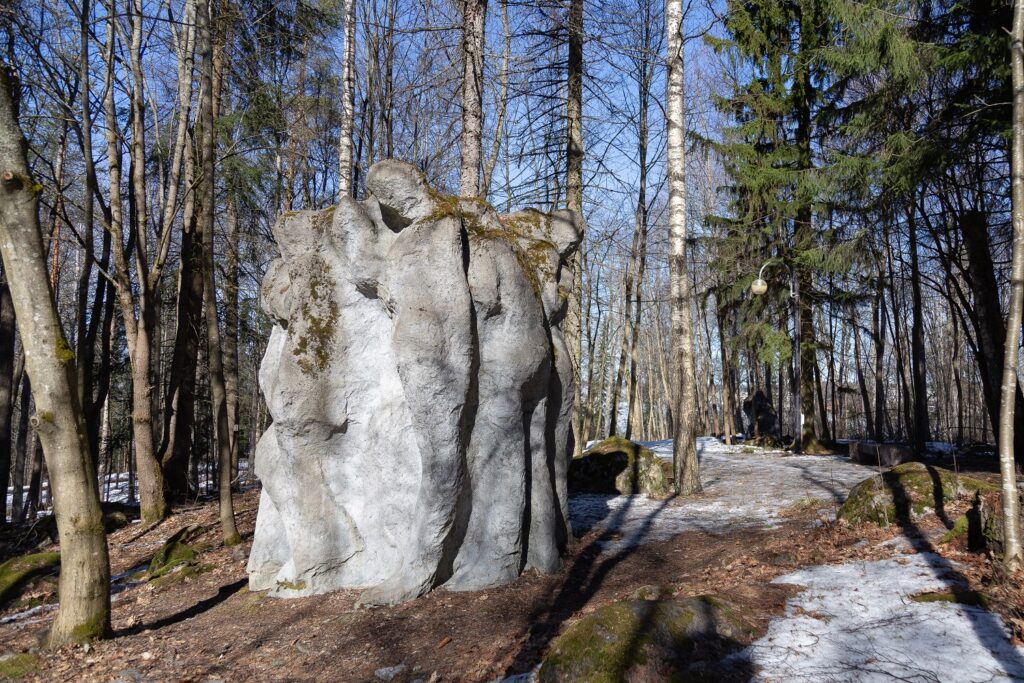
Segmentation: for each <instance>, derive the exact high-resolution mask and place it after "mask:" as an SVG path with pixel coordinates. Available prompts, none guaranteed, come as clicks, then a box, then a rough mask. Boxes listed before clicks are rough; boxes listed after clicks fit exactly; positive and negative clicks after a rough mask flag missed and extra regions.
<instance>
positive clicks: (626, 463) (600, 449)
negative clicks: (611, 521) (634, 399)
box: [569, 436, 671, 498]
mask: <svg viewBox="0 0 1024 683" xmlns="http://www.w3.org/2000/svg"><path fill="white" fill-rule="evenodd" d="M669 481H670V479H669V477H668V476H666V472H665V467H664V463H663V462H662V460H661V458H659V457H658V456H656V455H655V454H654V453H653V452H652V451H651V450H650V449H648V448H644V447H643V446H641V445H640V444H638V443H634V442H632V441H630V440H628V439H623V438H622V437H618V436H612V437H608V438H607V439H605V440H604V441H600V442H598V443H596V444H594V445H593V446H591V447H590V449H589V450H587V451H586V452H585V453H583V455H581V456H580V457H578V458H574V459H573V461H572V462H571V463H570V464H569V490H570V491H579V492H587V493H620V494H627V495H629V494H635V493H645V494H647V495H649V496H653V497H657V498H664V497H666V496H668V495H669V493H670V492H671V489H670V486H669Z"/></svg>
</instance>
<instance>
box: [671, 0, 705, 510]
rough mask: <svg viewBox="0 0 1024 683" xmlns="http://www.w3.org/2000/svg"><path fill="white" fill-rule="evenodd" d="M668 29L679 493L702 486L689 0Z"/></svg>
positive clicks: (677, 0) (678, 3)
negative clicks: (691, 255)
mask: <svg viewBox="0 0 1024 683" xmlns="http://www.w3.org/2000/svg"><path fill="white" fill-rule="evenodd" d="M665 25H666V30H667V32H668V40H667V45H668V84H667V86H666V89H665V98H666V99H667V100H668V101H667V103H666V107H665V128H666V140H667V142H666V148H667V151H668V170H667V172H668V243H669V244H668V251H669V256H668V258H669V272H670V275H669V277H670V282H669V299H670V302H671V308H672V338H671V340H670V343H671V345H672V352H673V356H674V360H675V363H674V367H673V368H672V369H673V372H674V375H675V382H674V384H675V385H676V388H677V390H678V394H677V398H676V406H675V409H674V410H673V411H672V413H673V417H674V418H675V434H674V442H673V446H672V465H673V470H674V471H675V479H676V482H675V484H676V493H677V494H679V495H691V494H694V493H699V492H700V490H701V485H700V474H699V472H698V471H697V448H696V446H697V444H696V437H697V435H696V433H695V431H696V430H695V428H694V421H695V419H694V418H695V415H694V410H695V407H696V386H695V384H696V377H695V372H694V350H693V320H692V314H691V312H690V303H691V301H690V299H691V292H690V268H689V260H688V258H687V254H686V120H685V112H684V96H685V90H684V80H683V65H684V64H683V2H682V0H665Z"/></svg>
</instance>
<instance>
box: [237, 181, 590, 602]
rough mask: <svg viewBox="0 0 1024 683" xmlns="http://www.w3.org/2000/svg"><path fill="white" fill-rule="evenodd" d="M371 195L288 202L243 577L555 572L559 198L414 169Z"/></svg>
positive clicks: (269, 289)
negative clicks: (317, 208)
mask: <svg viewBox="0 0 1024 683" xmlns="http://www.w3.org/2000/svg"><path fill="white" fill-rule="evenodd" d="M366 185H367V189H368V191H369V196H368V197H367V199H366V200H365V201H361V202H359V201H355V200H352V199H349V198H345V199H343V200H342V201H341V203H340V204H339V205H338V206H337V207H335V208H333V209H328V210H326V211H322V212H292V213H288V214H285V215H284V216H283V217H282V219H281V220H280V221H279V222H278V223H277V225H276V226H275V227H274V234H275V237H276V238H277V242H278V245H279V247H280V250H281V258H280V259H278V260H277V261H275V262H274V263H273V264H271V266H270V267H269V268H268V270H267V274H266V276H265V278H264V281H263V288H262V294H261V296H262V306H263V308H264V310H265V311H266V312H267V313H268V314H270V315H271V316H272V317H273V318H274V319H275V321H276V325H275V326H274V328H273V331H272V332H271V337H270V341H269V344H268V347H267V352H266V355H265V356H264V359H263V363H262V366H261V368H260V386H261V387H262V389H263V391H264V394H265V395H266V399H267V405H268V408H269V411H270V414H271V415H272V416H273V418H274V419H273V424H272V425H271V427H270V428H269V429H268V430H267V432H266V433H265V434H264V435H263V437H262V438H261V440H260V442H259V444H258V445H257V448H256V463H255V471H256V474H257V476H258V477H259V478H260V480H261V481H262V483H263V491H262V495H261V499H260V509H259V514H258V517H257V522H256V532H255V538H254V541H253V545H252V550H251V553H250V557H249V564H248V571H249V576H250V587H251V588H252V589H253V590H265V589H271V590H272V591H273V593H274V594H275V595H308V594H313V593H322V592H324V591H329V590H334V589H338V588H354V587H358V588H364V589H366V590H365V592H364V594H363V596H362V598H361V602H362V603H364V604H375V603H391V602H397V601H401V600H405V599H409V598H413V597H416V596H417V595H421V594H422V593H424V592H426V591H428V590H430V589H431V588H434V587H436V586H439V585H442V584H444V585H445V586H446V587H448V588H451V589H456V590H458V589H476V588H483V587H488V586H494V585H498V584H502V583H507V582H509V581H511V580H513V579H514V578H515V577H516V576H518V574H519V572H520V571H522V570H523V569H524V568H536V569H538V570H540V571H552V570H554V569H556V568H557V567H558V564H559V556H560V552H561V550H562V548H563V547H564V544H565V542H566V539H567V538H568V528H567V526H568V500H567V493H566V485H565V476H566V471H567V469H568V460H569V458H570V455H571V450H572V449H571V447H570V446H571V445H570V442H569V439H570V438H571V430H570V428H569V427H570V422H569V417H570V414H571V412H572V400H573V377H572V368H571V365H569V357H568V352H567V350H566V347H565V340H564V337H563V334H562V331H561V325H562V320H563V319H564V316H565V311H566V293H567V291H568V283H570V282H571V278H572V273H571V272H570V270H569V267H570V257H571V255H572V253H573V252H574V251H575V249H576V248H577V247H578V245H579V242H580V239H581V237H582V224H581V222H580V220H579V218H578V217H577V216H576V215H575V214H572V213H569V212H555V213H552V214H543V213H539V212H536V211H525V212H520V213H516V214H512V215H509V216H499V215H498V214H497V213H496V212H495V211H494V209H493V208H492V207H490V206H489V205H488V204H487V203H486V202H483V201H481V200H476V199H473V200H467V199H460V198H458V197H450V196H446V195H442V194H440V193H438V192H436V191H435V190H433V189H432V188H430V187H429V185H428V184H427V183H426V181H425V179H424V177H423V175H422V174H421V173H419V172H418V171H417V170H416V169H415V168H414V167H412V166H410V165H408V164H404V163H401V162H397V161H385V162H381V163H379V164H376V165H374V166H373V167H372V168H371V169H370V172H369V174H368V176H367V180H366Z"/></svg>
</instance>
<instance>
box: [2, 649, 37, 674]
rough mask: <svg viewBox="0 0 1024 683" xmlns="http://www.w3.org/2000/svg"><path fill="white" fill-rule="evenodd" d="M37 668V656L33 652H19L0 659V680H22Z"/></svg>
mask: <svg viewBox="0 0 1024 683" xmlns="http://www.w3.org/2000/svg"><path fill="white" fill-rule="evenodd" d="M38 668H39V655H37V654H35V653H34V652H20V653H18V654H12V655H4V656H3V657H0V678H3V679H5V680H18V679H19V678H24V677H25V676H27V675H29V674H30V673H32V672H34V671H36V670H37V669H38Z"/></svg>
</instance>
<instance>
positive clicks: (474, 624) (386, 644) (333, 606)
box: [0, 443, 937, 683]
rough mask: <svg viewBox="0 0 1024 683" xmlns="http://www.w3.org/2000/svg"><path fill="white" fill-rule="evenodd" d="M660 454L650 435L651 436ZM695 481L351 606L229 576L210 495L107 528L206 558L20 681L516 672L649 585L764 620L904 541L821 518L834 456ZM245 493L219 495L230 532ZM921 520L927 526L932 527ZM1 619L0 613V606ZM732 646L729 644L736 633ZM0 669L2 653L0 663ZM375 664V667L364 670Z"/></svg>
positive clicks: (25, 629)
mask: <svg viewBox="0 0 1024 683" xmlns="http://www.w3.org/2000/svg"><path fill="white" fill-rule="evenodd" d="M654 447H655V448H656V449H657V450H658V451H660V452H662V453H663V454H664V452H665V447H666V446H665V444H664V443H661V444H654ZM702 467H703V473H704V478H705V485H706V488H707V492H706V493H705V494H704V495H703V497H701V498H700V499H698V500H690V501H686V502H680V501H675V500H670V501H650V500H647V499H645V498H626V497H617V498H614V497H599V498H601V499H602V500H600V501H596V500H595V497H580V498H577V499H575V500H574V501H573V521H574V524H575V525H576V526H577V528H578V529H584V530H585V532H584V535H583V536H582V537H581V538H578V539H577V540H576V541H575V542H574V543H573V545H572V546H571V548H570V552H569V553H568V555H567V557H566V559H565V563H564V566H563V568H562V570H561V571H560V572H559V573H557V574H555V575H548V576H539V575H536V574H527V575H525V576H523V577H521V578H520V579H519V580H517V581H516V582H514V583H513V584H510V585H508V586H504V587H501V588H497V589H491V590H488V591H480V592H473V593H451V592H448V591H445V590H438V591H435V592H434V593H432V594H430V595H428V596H426V597H424V598H421V599H419V600H416V601H413V602H411V603H407V604H404V605H399V606H396V607H390V608H379V609H372V610H366V609H355V608H354V603H355V600H356V597H357V592H356V591H341V592H338V593H334V594H330V595H324V596H314V597H310V598H301V599H293V600H277V599H273V598H268V597H266V596H265V595H263V594H254V593H249V592H248V591H247V590H246V588H245V583H246V581H245V580H246V575H245V553H244V550H245V549H246V546H243V547H242V551H243V552H239V551H238V549H236V550H235V551H230V550H228V549H224V548H220V547H217V545H216V544H217V533H216V519H217V511H216V505H215V503H214V502H212V501H211V502H209V503H207V504H205V505H202V506H198V507H196V508H194V509H191V510H187V511H184V512H180V513H178V514H176V515H175V516H174V518H173V519H171V520H168V521H167V522H164V523H163V524H162V525H161V526H160V527H158V528H156V529H153V530H150V531H148V532H146V533H141V532H140V530H139V529H138V527H134V528H132V527H129V528H126V529H122V530H121V531H118V532H116V533H115V534H112V535H111V537H110V546H111V555H112V560H113V564H114V572H115V573H119V572H120V573H122V574H126V573H127V572H128V570H130V569H131V568H132V567H135V566H136V565H138V564H139V563H140V562H141V561H142V560H143V559H144V558H146V557H148V556H149V555H150V554H152V552H153V551H154V550H155V549H156V548H157V547H158V546H159V545H160V543H161V542H162V540H163V539H164V538H166V537H167V536H169V535H170V534H171V533H173V532H174V531H176V530H177V529H179V528H181V527H182V526H184V525H186V524H202V525H205V526H207V527H208V528H209V529H211V531H210V532H208V533H207V534H206V535H205V536H204V537H202V538H200V539H199V542H200V543H203V542H205V543H207V544H208V547H207V548H206V549H205V550H203V552H202V553H201V556H200V561H201V562H202V563H203V565H205V566H207V567H208V571H205V572H204V573H200V574H198V575H197V576H194V577H192V578H190V579H187V580H185V581H183V582H180V583H177V584H171V585H169V586H166V587H155V586H154V585H153V583H152V582H142V583H131V582H126V581H124V580H122V581H121V582H119V584H118V586H117V588H118V592H117V595H116V597H115V602H114V612H113V616H114V628H115V630H116V632H117V637H116V638H114V639H112V640H109V641H105V642H102V643H97V644H96V645H95V646H93V647H92V648H89V649H84V648H66V649H64V650H61V651H58V652H56V653H41V654H40V657H39V661H38V663H37V666H36V668H35V669H34V671H33V672H31V673H30V674H29V675H28V676H27V680H47V681H50V680H76V681H122V682H128V681H133V682H137V681H212V680H227V681H306V680H309V681H376V680H381V676H385V677H386V676H388V675H392V674H393V677H392V678H391V680H393V681H396V682H398V683H403V682H404V683H410V682H411V681H415V680H422V681H424V682H426V681H431V680H433V681H439V680H444V681H491V680H494V679H496V678H501V677H504V676H510V675H514V674H520V673H524V672H528V671H530V670H531V669H532V668H533V667H534V666H535V665H536V663H537V662H538V661H540V659H541V657H542V656H543V653H544V652H545V650H546V648H547V646H548V644H549V643H550V641H551V640H552V639H553V638H554V637H556V636H557V635H558V634H559V633H560V632H561V631H562V630H563V629H564V628H565V627H566V625H567V624H569V623H572V621H573V620H575V619H578V618H579V617H580V616H582V615H584V614H587V613H589V612H591V611H593V610H595V609H597V608H599V607H602V606H604V605H606V604H608V603H610V602H613V601H615V600H619V599H622V598H625V597H628V596H630V595H632V594H634V593H636V592H637V591H638V589H640V588H643V587H649V586H662V587H666V588H664V589H663V590H662V593H663V594H668V595H679V596H692V595H700V594H704V593H715V592H725V593H728V594H729V595H730V596H732V597H733V599H734V600H735V601H737V602H739V603H740V604H742V605H744V606H745V607H746V608H747V609H748V610H749V614H750V615H752V616H753V617H754V618H755V619H756V620H757V622H758V623H759V624H760V625H761V627H762V628H761V631H762V632H764V631H767V629H768V627H769V621H770V620H771V619H772V618H773V617H776V616H779V615H781V614H782V613H783V610H784V605H785V601H786V598H787V597H789V596H793V595H794V594H795V589H793V588H792V587H787V586H783V585H777V584H772V580H773V579H775V578H777V577H779V576H782V575H784V574H786V573H790V572H794V571H796V570H798V569H801V568H804V567H807V566H810V565H821V564H825V563H835V562H841V561H846V560H859V561H867V560H877V559H883V558H888V557H891V556H892V555H893V554H894V553H899V552H907V551H905V550H900V549H899V548H897V547H896V546H895V545H894V544H892V543H889V544H887V545H886V544H883V541H885V540H887V539H892V538H894V537H895V536H896V534H897V533H898V532H897V531H896V530H895V529H888V530H883V529H878V528H877V527H874V526H871V525H868V526H863V527H856V528H854V527H850V526H849V525H843V524H830V523H823V522H822V520H823V518H826V517H827V516H828V515H830V514H831V511H832V510H833V509H834V502H835V501H837V500H839V499H841V498H842V497H844V496H845V495H846V492H847V491H848V488H849V486H850V485H851V482H854V481H857V480H859V479H861V478H863V477H864V476H868V475H870V474H871V471H870V470H868V469H866V468H861V467H859V466H851V465H849V464H848V463H843V462H839V461H838V460H834V459H828V458H819V457H813V456H812V457H809V458H792V457H783V456H780V455H770V454H751V453H744V452H742V450H736V451H731V452H730V451H726V452H723V451H722V449H721V448H718V447H715V446H714V444H711V443H705V444H703V447H702ZM257 495H258V494H257V492H256V491H250V492H247V493H245V494H241V495H239V496H238V497H237V499H236V509H238V510H239V511H240V514H239V526H240V529H241V531H242V532H243V535H244V536H245V538H246V540H247V542H248V541H250V540H251V536H252V528H253V524H254V522H255V508H256V502H257ZM936 524H937V522H936ZM5 616H10V615H9V614H8V615H0V618H2V617H5ZM51 618H52V610H49V611H47V610H45V608H44V610H43V611H41V612H37V613H35V614H33V615H30V616H29V617H28V618H20V619H17V620H15V621H12V622H10V623H7V624H0V653H13V652H25V651H26V650H28V649H29V648H31V647H32V646H34V645H35V642H36V639H37V638H38V636H39V635H40V633H41V632H42V629H43V628H45V626H46V624H47V623H48V621H49V619H51ZM746 644H747V643H740V644H739V645H746ZM0 666H2V663H0ZM378 674H379V675H378Z"/></svg>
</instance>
